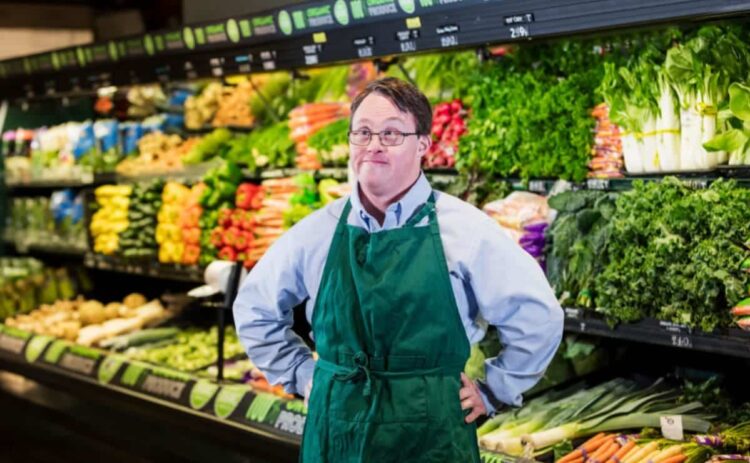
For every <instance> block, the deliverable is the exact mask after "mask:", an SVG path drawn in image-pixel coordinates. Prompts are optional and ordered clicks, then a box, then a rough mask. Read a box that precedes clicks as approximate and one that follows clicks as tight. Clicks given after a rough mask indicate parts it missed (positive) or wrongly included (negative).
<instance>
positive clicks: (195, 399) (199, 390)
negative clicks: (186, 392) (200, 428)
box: [190, 381, 219, 410]
mask: <svg viewBox="0 0 750 463" xmlns="http://www.w3.org/2000/svg"><path fill="white" fill-rule="evenodd" d="M218 390H219V386H218V385H217V384H214V383H211V382H209V381H198V382H197V383H195V384H194V385H193V389H192V390H191V391H190V406H191V407H192V408H193V409H194V410H200V409H201V408H203V407H205V406H206V404H207V403H208V402H209V401H210V400H211V399H212V398H213V396H214V395H216V391H218Z"/></svg>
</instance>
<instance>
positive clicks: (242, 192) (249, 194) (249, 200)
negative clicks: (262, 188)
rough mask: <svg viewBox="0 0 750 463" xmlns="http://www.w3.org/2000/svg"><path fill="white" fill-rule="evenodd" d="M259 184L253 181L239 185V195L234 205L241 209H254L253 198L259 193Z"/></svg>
mask: <svg viewBox="0 0 750 463" xmlns="http://www.w3.org/2000/svg"><path fill="white" fill-rule="evenodd" d="M258 188H259V187H258V186H257V185H254V184H252V183H243V184H241V185H240V186H239V187H237V195H236V196H235V199H234V205H235V206H237V207H238V208H240V209H252V206H253V199H254V198H255V196H256V195H257V193H258Z"/></svg>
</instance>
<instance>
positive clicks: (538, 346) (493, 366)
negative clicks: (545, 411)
mask: <svg viewBox="0 0 750 463" xmlns="http://www.w3.org/2000/svg"><path fill="white" fill-rule="evenodd" d="M493 225H494V224H493ZM492 228H497V232H496V233H486V234H484V235H485V236H481V239H480V240H478V242H477V245H476V250H475V252H474V253H473V254H472V256H473V258H472V262H470V263H469V265H468V267H469V268H468V269H467V270H468V272H469V273H470V275H469V282H470V286H471V290H472V291H473V293H474V299H475V300H476V303H477V305H478V308H479V312H480V313H481V315H482V317H483V318H484V319H485V320H487V322H489V323H490V324H491V325H493V326H495V327H497V330H498V333H499V335H500V341H501V343H502V345H503V350H502V352H501V353H500V355H498V356H497V357H495V358H491V359H488V360H487V361H486V362H485V370H486V381H485V382H480V383H479V388H480V391H481V392H482V395H483V400H484V404H485V407H487V410H488V411H489V412H490V413H493V412H494V411H496V409H497V406H498V405H499V404H498V402H502V403H504V404H508V405H513V406H520V405H521V403H522V401H523V397H522V394H523V392H525V391H526V390H528V389H530V388H531V387H533V386H534V385H535V384H536V383H537V382H538V381H539V380H540V379H541V378H542V375H543V374H544V371H545V369H546V368H547V365H549V363H550V361H552V358H553V357H554V355H555V352H556V351H557V348H558V346H559V344H560V340H561V339H562V332H563V320H564V317H563V311H562V309H561V308H560V304H559V303H558V302H557V299H556V298H555V294H554V292H553V291H552V288H550V286H549V283H548V282H547V278H546V277H545V275H544V272H543V271H542V269H541V267H540V266H539V264H538V263H537V262H536V261H535V260H534V259H533V258H532V257H531V256H530V255H529V254H527V253H526V252H525V251H524V250H523V249H522V248H521V247H520V246H518V245H517V244H516V243H515V242H513V241H512V240H511V239H510V238H508V237H507V236H506V235H505V234H504V233H502V231H501V230H500V229H499V227H497V226H496V225H495V226H494V227H492Z"/></svg>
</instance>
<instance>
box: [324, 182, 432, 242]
mask: <svg viewBox="0 0 750 463" xmlns="http://www.w3.org/2000/svg"><path fill="white" fill-rule="evenodd" d="M351 210H352V201H351V199H350V200H347V201H346V205H345V206H344V210H343V211H342V212H341V217H339V222H338V225H337V226H336V233H337V234H341V233H343V232H344V230H345V229H346V224H347V223H348V222H349V213H350V212H351ZM427 216H429V217H430V226H431V227H432V228H433V231H435V232H437V233H440V232H439V230H438V228H437V220H436V218H437V217H436V215H435V192H434V191H433V192H431V193H430V197H429V198H427V202H426V203H424V204H422V206H421V207H420V208H419V209H417V210H416V211H415V212H414V214H412V216H411V217H409V220H407V221H406V223H404V226H405V227H413V226H415V225H416V224H418V223H419V222H421V221H422V219H424V218H425V217H427Z"/></svg>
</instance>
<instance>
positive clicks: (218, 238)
mask: <svg viewBox="0 0 750 463" xmlns="http://www.w3.org/2000/svg"><path fill="white" fill-rule="evenodd" d="M210 239H211V244H212V245H213V246H214V247H215V248H216V249H219V248H221V247H222V246H224V229H223V228H221V227H216V228H214V229H213V230H211V237H210Z"/></svg>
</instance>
